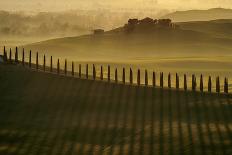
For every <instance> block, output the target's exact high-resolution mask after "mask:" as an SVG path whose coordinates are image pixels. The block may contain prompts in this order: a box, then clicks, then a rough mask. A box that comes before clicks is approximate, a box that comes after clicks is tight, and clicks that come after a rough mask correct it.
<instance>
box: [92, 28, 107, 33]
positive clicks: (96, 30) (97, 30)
mask: <svg viewBox="0 0 232 155" xmlns="http://www.w3.org/2000/svg"><path fill="white" fill-rule="evenodd" d="M104 32H105V31H104V30H103V29H95V30H93V33H94V34H103V33H104Z"/></svg>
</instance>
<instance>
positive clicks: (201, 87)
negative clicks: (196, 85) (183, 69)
mask: <svg viewBox="0 0 232 155" xmlns="http://www.w3.org/2000/svg"><path fill="white" fill-rule="evenodd" d="M200 91H201V92H203V91H204V84H203V75H202V74H201V77H200Z"/></svg>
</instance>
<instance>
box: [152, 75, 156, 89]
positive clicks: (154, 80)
mask: <svg viewBox="0 0 232 155" xmlns="http://www.w3.org/2000/svg"><path fill="white" fill-rule="evenodd" d="M152 83H153V87H155V86H156V76H155V72H153V76H152Z"/></svg>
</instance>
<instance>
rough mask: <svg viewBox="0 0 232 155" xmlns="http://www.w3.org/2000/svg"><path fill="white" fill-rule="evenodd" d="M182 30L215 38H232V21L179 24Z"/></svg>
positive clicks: (220, 20) (221, 20)
mask: <svg viewBox="0 0 232 155" xmlns="http://www.w3.org/2000/svg"><path fill="white" fill-rule="evenodd" d="M177 24H178V25H180V27H181V28H182V29H186V30H193V31H197V32H202V33H208V34H211V35H212V36H214V37H221V38H232V19H219V20H212V21H192V22H182V23H177Z"/></svg>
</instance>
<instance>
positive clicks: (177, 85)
mask: <svg viewBox="0 0 232 155" xmlns="http://www.w3.org/2000/svg"><path fill="white" fill-rule="evenodd" d="M179 88H180V79H179V75H178V74H177V73H176V89H179Z"/></svg>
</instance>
